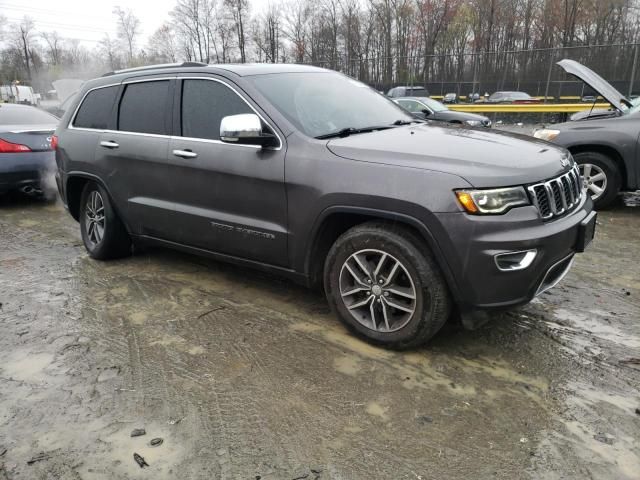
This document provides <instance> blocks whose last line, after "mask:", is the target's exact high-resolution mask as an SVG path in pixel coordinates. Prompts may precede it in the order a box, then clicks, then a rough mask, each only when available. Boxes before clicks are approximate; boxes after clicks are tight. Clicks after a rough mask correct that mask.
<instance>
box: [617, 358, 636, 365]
mask: <svg viewBox="0 0 640 480" xmlns="http://www.w3.org/2000/svg"><path fill="white" fill-rule="evenodd" d="M618 363H622V364H623V365H640V358H637V357H631V358H623V359H622V360H618Z"/></svg>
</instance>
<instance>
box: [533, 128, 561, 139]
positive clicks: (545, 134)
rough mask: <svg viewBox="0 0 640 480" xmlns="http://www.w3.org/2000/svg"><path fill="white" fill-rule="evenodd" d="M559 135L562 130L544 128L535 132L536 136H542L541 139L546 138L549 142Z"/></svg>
mask: <svg viewBox="0 0 640 480" xmlns="http://www.w3.org/2000/svg"><path fill="white" fill-rule="evenodd" d="M558 135H560V130H549V129H547V128H542V129H540V130H536V131H535V132H534V133H533V136H534V137H536V138H540V139H541V140H546V141H547V142H550V141H552V140H553V139H554V138H556V137H557V136H558Z"/></svg>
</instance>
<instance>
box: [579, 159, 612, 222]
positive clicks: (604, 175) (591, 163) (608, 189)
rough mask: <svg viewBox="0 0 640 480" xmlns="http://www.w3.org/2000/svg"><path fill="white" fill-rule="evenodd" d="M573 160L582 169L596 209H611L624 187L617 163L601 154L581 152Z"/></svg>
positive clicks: (588, 191)
mask: <svg viewBox="0 0 640 480" xmlns="http://www.w3.org/2000/svg"><path fill="white" fill-rule="evenodd" d="M573 158H574V159H575V161H576V163H577V164H578V165H579V167H580V174H581V175H583V182H584V186H585V187H586V188H587V193H588V194H589V195H591V199H592V200H593V203H594V205H595V207H596V209H598V210H602V209H605V208H607V207H610V206H611V205H612V204H613V202H615V201H616V199H617V198H618V193H620V187H621V185H622V175H621V174H620V169H619V168H618V166H617V165H616V163H615V162H614V161H613V160H612V159H611V158H610V157H608V156H606V155H604V154H602V153H599V152H581V153H577V154H575V155H574V156H573ZM600 190H602V191H600Z"/></svg>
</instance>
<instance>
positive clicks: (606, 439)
mask: <svg viewBox="0 0 640 480" xmlns="http://www.w3.org/2000/svg"><path fill="white" fill-rule="evenodd" d="M593 438H594V440H597V441H599V442H601V443H606V444H607V445H613V437H612V436H610V435H607V434H606V433H598V434H596V435H594V436H593Z"/></svg>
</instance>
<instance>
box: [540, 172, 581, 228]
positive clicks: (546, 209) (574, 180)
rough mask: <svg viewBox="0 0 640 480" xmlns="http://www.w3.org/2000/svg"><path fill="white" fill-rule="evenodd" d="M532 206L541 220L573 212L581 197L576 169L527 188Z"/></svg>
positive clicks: (578, 173) (579, 181)
mask: <svg viewBox="0 0 640 480" xmlns="http://www.w3.org/2000/svg"><path fill="white" fill-rule="evenodd" d="M528 191H529V193H530V195H531V198H532V200H533V204H534V206H535V207H537V208H538V212H539V213H540V216H541V217H542V219H543V220H549V219H551V218H554V217H559V216H561V215H564V214H565V213H567V212H569V211H571V210H573V209H574V208H575V207H576V206H577V205H578V204H579V203H580V199H581V197H582V188H581V179H580V172H579V171H578V167H577V166H574V167H573V168H572V169H571V170H570V171H569V172H567V173H565V174H562V175H560V176H559V177H556V178H552V179H550V180H547V181H545V182H541V183H537V184H535V185H531V186H529V187H528Z"/></svg>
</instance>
